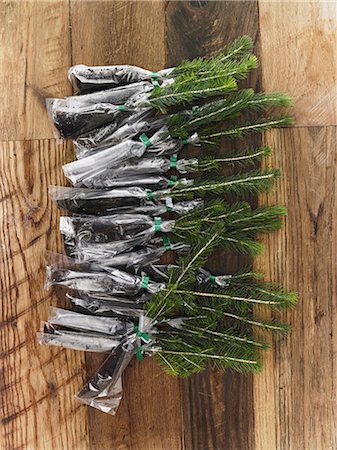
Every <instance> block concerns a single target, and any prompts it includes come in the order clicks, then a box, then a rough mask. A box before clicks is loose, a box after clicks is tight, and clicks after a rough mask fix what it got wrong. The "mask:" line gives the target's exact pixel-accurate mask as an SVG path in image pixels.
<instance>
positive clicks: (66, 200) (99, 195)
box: [49, 186, 147, 215]
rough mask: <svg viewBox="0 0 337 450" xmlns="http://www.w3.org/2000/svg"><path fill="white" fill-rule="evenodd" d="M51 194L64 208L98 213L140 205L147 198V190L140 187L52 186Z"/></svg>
mask: <svg viewBox="0 0 337 450" xmlns="http://www.w3.org/2000/svg"><path fill="white" fill-rule="evenodd" d="M49 195H50V197H51V198H52V199H53V200H55V201H56V202H57V204H58V206H59V207H60V208H62V209H65V210H67V211H70V212H72V213H78V214H96V215H99V214H104V215H107V214H109V213H111V212H114V211H116V209H118V208H120V207H123V206H124V207H125V206H126V207H134V206H140V205H142V204H144V203H146V199H147V192H146V190H145V189H142V188H140V187H132V188H124V189H110V190H103V189H86V188H69V187H64V186H50V187H49Z"/></svg>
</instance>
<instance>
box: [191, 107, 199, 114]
mask: <svg viewBox="0 0 337 450" xmlns="http://www.w3.org/2000/svg"><path fill="white" fill-rule="evenodd" d="M198 110H199V106H192V116H194V115H195V114H196V113H197V112H198Z"/></svg>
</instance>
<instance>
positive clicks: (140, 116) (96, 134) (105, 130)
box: [74, 108, 154, 159]
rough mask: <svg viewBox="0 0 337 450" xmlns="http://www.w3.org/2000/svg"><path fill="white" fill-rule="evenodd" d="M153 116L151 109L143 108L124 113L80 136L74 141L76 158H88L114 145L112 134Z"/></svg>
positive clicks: (114, 139)
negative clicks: (120, 128)
mask: <svg viewBox="0 0 337 450" xmlns="http://www.w3.org/2000/svg"><path fill="white" fill-rule="evenodd" d="M153 115H154V110H153V109H152V108H145V109H142V110H140V111H135V112H132V113H131V112H129V113H124V114H123V115H120V116H117V119H116V120H115V121H114V122H113V123H110V124H108V125H103V126H101V127H99V128H96V129H94V130H91V131H90V132H88V133H85V134H81V136H79V137H77V138H76V139H75V140H74V144H75V148H76V157H77V158H78V159H80V158H84V157H85V156H89V155H90V154H92V153H94V152H96V151H99V150H102V149H104V148H106V147H107V146H109V145H115V144H116V143H119V142H120V141H117V142H116V138H115V137H114V136H115V135H114V132H115V131H116V130H117V129H118V128H119V127H123V126H124V125H127V124H134V123H136V122H138V121H146V120H150V118H151V117H152V116H153Z"/></svg>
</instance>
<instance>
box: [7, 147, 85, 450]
mask: <svg viewBox="0 0 337 450" xmlns="http://www.w3.org/2000/svg"><path fill="white" fill-rule="evenodd" d="M67 148H69V146H68V145H66V144H62V145H57V144H56V143H55V142H54V140H51V141H50V140H42V141H33V142H30V141H26V142H15V143H13V142H10V143H1V145H0V169H1V174H2V175H1V180H0V196H1V200H0V220H1V225H0V230H1V232H0V239H1V240H0V258H1V263H0V285H1V299H2V301H1V317H0V337H1V362H0V367H1V377H0V383H1V388H0V389H1V400H2V401H1V439H0V448H1V449H3V450H13V449H28V450H30V449H34V450H35V449H39V450H47V449H64V450H66V449H69V448H74V449H75V448H76V449H79V450H82V449H83V450H85V449H87V448H88V439H87V431H88V421H87V410H86V409H85V408H79V405H78V403H77V402H76V400H75V398H74V394H75V393H76V391H77V390H78V389H79V387H80V386H81V384H82V383H83V380H84V376H83V375H84V356H83V354H81V353H80V352H71V351H62V350H60V349H53V348H50V347H43V346H39V345H38V344H37V342H36V331H37V330H38V329H39V327H40V321H41V320H45V319H46V318H47V316H48V308H49V305H50V303H51V302H53V300H54V298H53V295H52V293H51V291H45V289H44V279H45V257H44V255H45V250H46V248H49V249H50V250H54V251H55V250H57V249H59V250H60V248H61V240H60V236H59V233H58V232H57V229H58V217H59V214H58V213H57V208H56V206H55V205H52V204H51V201H50V200H49V199H48V196H47V187H48V185H49V184H55V183H58V184H60V183H64V180H63V177H61V171H60V165H61V163H62V162H64V161H65V160H66V159H67V155H66V153H67Z"/></svg>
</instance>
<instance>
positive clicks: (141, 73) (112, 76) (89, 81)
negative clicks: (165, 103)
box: [68, 64, 173, 93]
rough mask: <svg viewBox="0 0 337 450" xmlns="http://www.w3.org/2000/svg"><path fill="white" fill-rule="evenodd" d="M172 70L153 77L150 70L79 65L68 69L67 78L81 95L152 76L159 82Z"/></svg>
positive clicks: (134, 67)
mask: <svg viewBox="0 0 337 450" xmlns="http://www.w3.org/2000/svg"><path fill="white" fill-rule="evenodd" d="M172 70H173V69H164V70H162V71H160V72H156V73H155V75H154V74H153V72H151V71H150V70H146V69H142V68H141V67H137V66H130V65H117V66H86V65H84V64H79V65H76V66H72V67H70V69H69V70H68V78H69V81H70V82H71V84H72V85H73V87H74V88H75V90H76V91H77V92H81V93H83V92H93V91H99V90H102V89H109V88H113V87H117V86H121V85H128V84H130V83H136V82H140V81H146V80H151V79H152V77H154V76H155V77H156V78H158V79H159V80H160V79H162V78H164V77H167V76H168V75H169V74H170V72H171V71H172Z"/></svg>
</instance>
